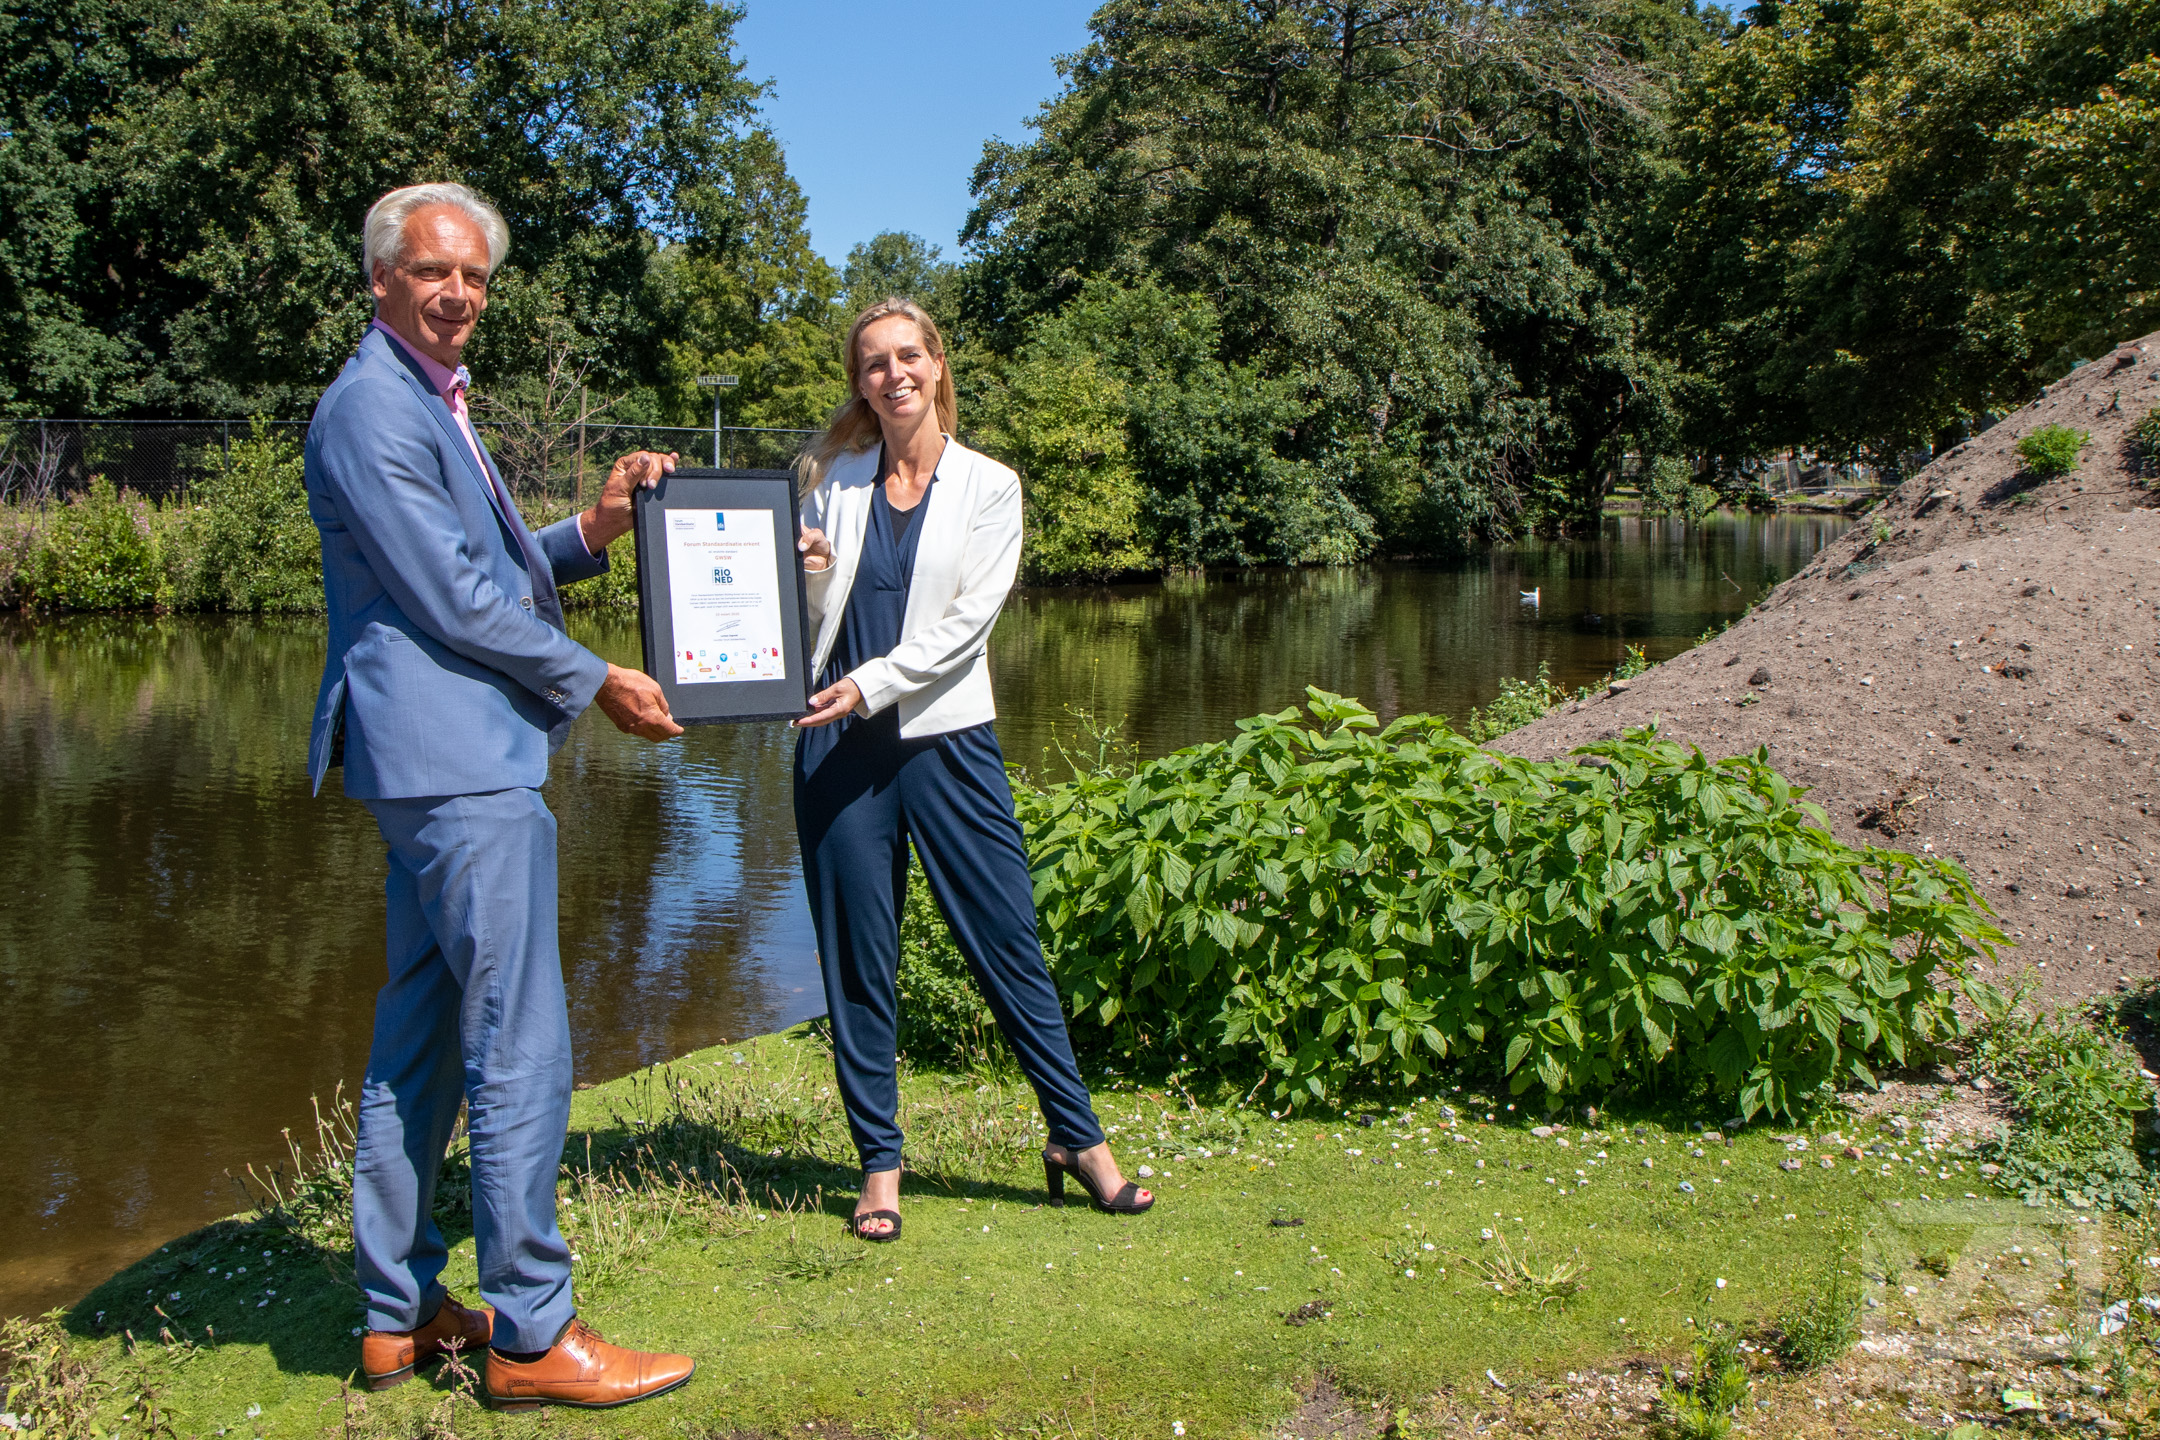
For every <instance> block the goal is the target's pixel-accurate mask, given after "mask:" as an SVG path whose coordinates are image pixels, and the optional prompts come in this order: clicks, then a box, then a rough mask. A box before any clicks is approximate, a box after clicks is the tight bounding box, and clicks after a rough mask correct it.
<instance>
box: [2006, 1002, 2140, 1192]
mask: <svg viewBox="0 0 2160 1440" xmlns="http://www.w3.org/2000/svg"><path fill="white" fill-rule="evenodd" d="M1967 993H1968V994H1969V995H1970V996H1971V998H1972V1000H1973V1002H1974V1004H1975V1005H1976V1006H1977V1007H1978V1009H1979V1010H1980V1014H1981V1024H1980V1027H1979V1029H1978V1030H1977V1031H1976V1033H1975V1038H1974V1045H1973V1065H1974V1068H1975V1069H1977V1070H1978V1071H1979V1072H1980V1073H1981V1074H1983V1075H1986V1076H1987V1077H1989V1078H1990V1079H1991V1080H1993V1081H1995V1082H1997V1083H1999V1084H2001V1085H2002V1086H2003V1087H2004V1089H2005V1090H2006V1091H2007V1092H2008V1093H2009V1096H2010V1099H2011V1101H2012V1103H2014V1104H2015V1105H2016V1106H2017V1109H2018V1116H2017V1119H2016V1122H2015V1123H2014V1124H2013V1125H2012V1126H2011V1127H2010V1131H2009V1134H2008V1135H2007V1136H2004V1137H2002V1138H2000V1139H1998V1140H1996V1141H1993V1142H1991V1143H1990V1144H1989V1145H1988V1146H1987V1147H1986V1148H1987V1150H1988V1151H1989V1154H1990V1158H1992V1159H1994V1160H1995V1161H1997V1162H1998V1163H1999V1164H2001V1166H2002V1167H2003V1173H2002V1176H2001V1183H2002V1184H2003V1185H2004V1186H2005V1187H2006V1188H2008V1189H2010V1190H2013V1191H2016V1192H2018V1193H2020V1194H2022V1195H2023V1196H2024V1197H2025V1198H2026V1199H2028V1200H2034V1201H2038V1200H2047V1199H2057V1200H2063V1201H2067V1202H2068V1203H2070V1204H2072V1205H2076V1206H2099V1207H2104V1208H2113V1209H2119V1210H2125V1211H2129V1212H2132V1213H2138V1212H2142V1211H2143V1210H2144V1209H2145V1208H2146V1207H2147V1206H2148V1205H2149V1204H2151V1203H2152V1202H2153V1200H2154V1199H2155V1197H2156V1192H2160V1186H2156V1184H2155V1181H2156V1177H2155V1176H2154V1174H2153V1172H2152V1171H2151V1170H2150V1169H2149V1168H2148V1167H2147V1166H2146V1164H2145V1163H2144V1161H2143V1160H2141V1159H2140V1158H2139V1156H2138V1154H2137V1152H2136V1149H2135V1141H2136V1122H2135V1119H2134V1117H2135V1116H2136V1115H2137V1114H2138V1113H2139V1112H2141V1111H2144V1110H2149V1109H2151V1108H2152V1104H2153V1091H2152V1087H2151V1085H2150V1084H2148V1083H2147V1082H2146V1080H2145V1078H2144V1077H2143V1076H2142V1075H2141V1074H2139V1073H2138V1072H2139V1066H2138V1060H2137V1056H2136V1054H2135V1053H2134V1052H2133V1051H2132V1050H2131V1049H2130V1047H2129V1046H2128V1045H2127V1044H2125V1043H2124V1042H2123V1040H2122V1038H2121V1036H2120V1034H2119V1032H2118V1030H2117V1026H2116V1023H2115V1019H2114V1016H2112V1015H2110V1014H2108V1013H2106V1012H2103V1011H2098V1010H2095V1011H2092V1012H2089V1013H2083V1014H2080V1013H2077V1012H2064V1011H2056V1012H2054V1013H2040V1012H2035V1011H2031V1010H2029V1009H2028V1008H2027V1005H2026V1001H2027V999H2028V997H2029V995H2030V993H2031V986H2030V983H2029V982H2028V983H2027V984H2025V985H2021V986H2019V987H2018V988H2017V989H2015V990H2013V991H2012V992H2010V993H2008V994H2005V993H2004V992H2002V991H2001V990H1998V989H1996V988H1995V987H1993V986H1990V985H1986V984H1982V983H1979V982H1974V983H1973V984H1971V985H1969V986H1968V987H1967Z"/></svg>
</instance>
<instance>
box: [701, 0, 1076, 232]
mask: <svg viewBox="0 0 2160 1440" xmlns="http://www.w3.org/2000/svg"><path fill="white" fill-rule="evenodd" d="M747 3H748V8H749V14H748V16H746V17H745V18H744V20H743V22H742V23H741V24H740V25H739V26H737V27H736V31H735V38H736V45H737V49H738V52H739V53H740V54H741V56H742V58H743V65H744V70H745V72H746V73H747V75H748V76H749V78H751V79H753V80H769V81H771V82H772V87H773V89H772V94H771V95H770V97H768V99H767V100H766V102H765V116H766V119H767V120H768V122H769V123H770V124H771V125H772V127H773V130H774V132H775V133H776V134H778V135H779V137H780V142H781V144H782V145H784V146H785V147H786V148H787V159H788V168H789V170H790V171H792V172H793V173H794V176H795V180H796V183H798V184H800V185H801V186H802V188H803V193H804V195H805V196H807V197H808V198H809V202H810V238H811V242H812V243H813V244H814V245H815V246H816V247H817V250H818V253H819V254H821V255H823V256H825V257H826V258H827V259H828V260H831V261H832V262H833V263H835V264H838V263H839V262H840V261H842V260H843V259H845V258H846V256H847V252H848V248H849V247H850V246H852V245H855V244H856V243H858V242H860V241H863V240H867V239H869V238H870V237H871V236H873V235H875V234H877V233H878V232H879V231H881V230H912V231H914V232H915V233H916V234H918V235H920V236H922V237H923V238H924V239H925V240H928V241H929V242H930V243H931V244H933V245H937V246H941V247H943V249H944V251H945V258H946V259H948V260H952V259H957V258H958V250H959V236H960V226H961V225H962V224H963V223H965V221H966V220H967V214H968V209H969V200H968V176H969V175H970V174H972V173H973V172H974V169H975V162H976V161H977V160H978V159H980V158H981V156H982V146H983V141H985V140H987V139H989V138H990V137H991V136H993V135H996V136H1000V137H1002V138H1004V139H1007V140H1023V139H1026V138H1028V136H1029V135H1030V134H1032V132H1031V131H1029V130H1028V129H1027V126H1026V121H1027V119H1028V117H1029V116H1031V115H1033V114H1034V113H1035V110H1036V107H1037V106H1039V105H1041V103H1042V102H1043V101H1044V100H1047V99H1049V98H1050V97H1051V96H1052V95H1055V94H1056V93H1057V92H1058V89H1059V88H1060V87H1059V81H1058V77H1057V71H1056V70H1055V69H1053V68H1052V65H1051V62H1052V61H1053V60H1055V59H1056V58H1057V57H1058V56H1059V55H1064V54H1069V53H1070V52H1072V51H1074V50H1077V49H1079V48H1080V47H1081V46H1082V45H1083V44H1085V43H1086V41H1087V33H1088V32H1087V18H1088V16H1089V15H1090V14H1091V13H1093V11H1094V8H1095V4H1096V3H1097V0H996V3H992V0H931V3H929V4H916V5H890V4H884V5H879V4H870V3H867V0H747Z"/></svg>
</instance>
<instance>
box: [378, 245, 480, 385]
mask: <svg viewBox="0 0 2160 1440" xmlns="http://www.w3.org/2000/svg"><path fill="white" fill-rule="evenodd" d="M372 278H373V282H374V290H375V314H376V316H377V318H379V319H380V320H381V321H382V322H383V323H384V324H385V325H388V326H389V327H390V328H391V329H392V330H395V331H397V333H398V335H399V336H400V338H402V339H404V340H405V341H406V342H407V343H408V344H410V345H412V346H413V348H414V349H416V350H418V351H420V352H421V353H422V354H423V355H426V356H427V357H428V358H429V359H430V360H433V361H435V362H436V363H437V364H440V365H444V366H447V367H449V368H451V369H455V368H457V363H458V356H459V355H460V354H462V353H463V352H464V349H465V342H466V341H468V340H470V339H471V338H472V332H473V326H474V325H475V324H476V323H478V321H479V319H480V312H481V311H483V310H485V309H487V284H488V243H487V236H486V235H485V234H483V233H482V232H481V229H480V227H479V226H478V225H476V224H474V223H473V220H472V217H471V216H469V215H467V214H466V213H465V212H464V211H462V210H459V209H457V208H456V207H455V206H451V205H430V206H427V207H425V208H423V209H420V210H415V211H414V212H413V213H412V214H411V215H409V216H407V217H406V220H405V244H404V258H403V259H402V260H400V261H399V262H398V263H397V264H395V265H390V264H385V263H383V262H380V261H378V262H377V263H376V266H375V274H374V276H373V277H372Z"/></svg>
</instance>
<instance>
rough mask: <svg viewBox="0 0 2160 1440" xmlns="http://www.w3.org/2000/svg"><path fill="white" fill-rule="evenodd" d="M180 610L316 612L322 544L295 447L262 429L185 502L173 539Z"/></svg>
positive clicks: (174, 598) (238, 446)
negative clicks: (308, 501) (312, 516)
mask: <svg viewBox="0 0 2160 1440" xmlns="http://www.w3.org/2000/svg"><path fill="white" fill-rule="evenodd" d="M176 538H177V541H178V545H179V547H180V552H181V553H180V554H179V555H178V556H177V557H176V561H175V563H174V564H172V565H171V566H169V567H168V568H169V569H170V570H171V571H172V582H173V594H172V597H171V598H172V603H173V605H174V607H175V608H179V609H202V610H231V611H239V612H243V613H259V612H262V611H310V610H320V609H322V606H323V591H322V541H321V537H320V536H319V535H318V534H317V533H316V530H315V522H314V520H313V519H312V518H310V517H309V515H308V508H307V491H306V488H305V486H304V484H303V482H302V480H301V463H300V447H299V446H297V445H294V444H292V443H291V442H289V441H286V440H281V439H279V438H277V437H276V436H275V435H274V434H272V433H271V432H270V431H269V430H268V429H267V428H265V427H264V426H262V425H261V424H259V423H258V424H257V425H256V426H255V429H254V432H253V434H251V435H250V436H249V437H248V438H247V439H245V440H238V441H235V442H234V443H233V446H232V449H231V451H230V453H229V454H228V455H227V456H226V457H225V459H224V461H223V463H222V464H221V465H220V466H219V467H218V468H217V469H216V470H215V471H213V472H212V473H211V475H210V476H209V477H208V478H207V479H206V480H204V481H203V482H201V483H200V484H198V485H197V486H196V487H195V489H194V491H193V493H192V494H191V495H190V496H189V498H188V504H187V506H186V508H185V510H184V512H183V518H182V521H181V524H180V527H179V534H178V536H177V537H176Z"/></svg>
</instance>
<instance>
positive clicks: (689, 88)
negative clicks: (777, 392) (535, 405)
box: [0, 0, 784, 414]
mask: <svg viewBox="0 0 2160 1440" xmlns="http://www.w3.org/2000/svg"><path fill="white" fill-rule="evenodd" d="M93 12H95V13H93ZM739 16H740V11H739V10H737V9H734V8H731V7H729V6H727V5H722V4H712V3H707V0H548V3H542V0H487V3H481V4H468V3H463V0H455V3H453V0H205V3H202V4H199V5H196V6H192V7H187V8H185V9H180V8H176V7H170V6H169V5H166V4H164V3H162V0H115V3H112V4H109V5H105V6H93V5H92V4H91V3H90V0H27V3H25V4H23V5H19V6H17V7H15V8H14V9H13V10H11V12H10V15H9V21H8V23H9V26H10V28H9V30H8V31H7V35H8V37H9V45H10V49H9V52H8V53H9V55H10V57H11V59H10V63H11V65H12V66H13V67H14V73H13V74H11V80H12V79H14V78H15V76H16V75H21V76H24V77H25V78H24V80H23V81H22V82H21V83H23V84H27V85H29V86H31V87H33V88H32V89H31V90H28V91H26V90H23V89H20V88H17V89H15V90H14V91H13V92H12V95H11V102H12V103H14V104H15V105H16V107H17V109H18V111H24V112H28V111H51V112H53V113H54V114H55V115H56V116H58V115H64V116H66V119H67V121H68V124H69V125H73V126H80V127H81V129H80V133H81V134H82V135H83V136H85V137H86V138H85V140H84V141H83V142H82V143H81V144H79V145H77V146H76V147H75V149H74V151H73V152H71V153H69V154H67V155H66V156H65V157H64V158H65V159H66V161H67V164H68V165H69V166H70V167H71V168H69V169H68V170H67V171H66V173H65V180H64V184H61V185H58V186H55V185H47V186H46V189H45V191H44V192H40V191H38V189H37V188H36V186H35V185H34V184H33V183H32V179H31V178H30V177H34V176H36V175H37V173H38V172H39V168H40V163H41V162H40V156H41V155H42V154H43V153H45V152H43V151H40V150H39V148H38V147H39V146H41V145H42V146H45V147H46V148H47V150H49V149H50V147H51V145H52V144H53V143H55V142H54V141H52V140H51V139H50V138H49V137H44V136H42V135H41V132H39V131H38V129H37V127H35V126H32V127H28V128H26V129H17V130H14V131H12V132H11V133H10V134H9V135H8V136H7V137H5V139H4V140H0V206H6V207H8V212H7V213H8V214H10V215H13V214H16V213H21V212H22V211H23V210H24V209H25V208H29V209H31V210H34V211H35V212H36V213H37V214H38V215H39V216H40V217H41V226H40V227H39V233H40V234H41V235H49V236H60V237H69V236H72V237H74V238H72V240H71V241H70V242H69V243H70V244H72V247H73V248H72V249H69V248H68V246H66V245H62V244H61V243H60V242H59V241H58V240H46V239H40V240H38V241H37V242H36V243H35V244H32V245H18V246H17V247H16V248H15V249H14V250H13V251H11V252H9V253H7V254H5V255H0V267H5V274H6V278H5V280H4V281H0V287H4V288H0V306H4V307H5V308H4V310H0V327H7V330H8V332H9V333H15V332H21V333H29V334H32V335H33V336H35V335H40V334H42V335H46V336H61V337H64V336H65V335H66V334H69V333H74V334H76V335H77V338H75V339H71V340H70V339H64V338H62V339H52V340H50V341H48V342H47V343H45V344H44V346H43V348H42V349H40V348H38V347H35V346H33V347H31V348H29V349H26V350H23V351H15V350H11V351H10V353H8V354H6V355H5V356H0V374H4V376H5V383H6V385H7V386H8V388H9V389H10V390H11V391H12V394H10V395H9V396H8V397H7V403H8V405H9V406H10V407H11V408H13V409H14V410H16V411H17V412H18V413H20V412H22V411H24V410H57V411H62V412H65V411H71V410H83V409H88V410H107V411H109V410H111V409H113V408H115V407H128V406H135V407H152V408H155V409H158V410H161V411H165V412H167V413H170V412H171V411H173V410H182V411H190V410H192V411H197V412H210V413H223V414H230V413H234V412H235V411H238V410H245V409H272V410H277V411H281V412H284V413H292V412H294V411H295V410H298V409H301V408H304V406H305V404H306V402H307V400H308V399H309V398H310V397H311V395H312V394H313V393H314V392H315V391H317V390H319V388H320V387H321V386H322V385H323V384H324V383H325V381H326V380H327V379H328V378H329V376H330V375H332V374H334V373H335V370H336V367H337V365H338V363H339V362H340V361H341V360H342V359H343V357H344V355H345V354H346V353H347V352H348V351H349V349H350V347H351V345H352V344H353V342H354V341H355V340H356V338H357V336H358V334H359V331H360V329H361V327H362V325H363V324H364V322H365V317H366V315H367V312H368V308H369V307H368V300H367V297H366V293H365V289H364V286H363V284H362V280H361V276H360V274H359V262H358V256H359V226H360V219H361V216H362V214H363V213H364V212H365V210H366V208H367V206H368V204H369V203H370V202H371V201H372V200H373V199H374V198H375V197H376V196H377V195H379V194H381V193H382V192H383V191H384V190H387V189H390V188H392V187H393V186H396V185H399V184H405V183H410V182H412V181H416V180H427V179H457V180H462V181H464V182H466V183H468V184H471V185H473V186H474V187H475V188H477V189H479V190H480V191H482V192H483V193H485V194H487V195H488V196H489V197H490V198H492V199H493V200H494V201H495V202H496V203H497V204H498V205H500V206H501V207H502V209H503V211H504V214H505V216H506V217H507V218H508V220H509V222H510V229H511V236H512V254H511V264H510V268H509V269H508V271H507V272H506V273H505V274H504V275H503V276H502V277H501V279H500V281H499V282H498V284H497V287H496V290H495V293H494V294H493V295H492V296H491V301H492V303H493V304H494V305H496V306H497V307H500V310H501V312H502V313H500V314H499V315H496V316H491V318H490V322H489V324H488V325H487V326H486V327H483V330H482V335H481V338H480V340H479V342H478V347H477V348H476V350H475V352H474V365H475V369H476V371H478V372H481V373H483V374H494V375H498V376H506V375H513V374H516V373H518V372H519V371H521V370H523V369H528V368H530V367H531V366H533V365H534V364H535V363H536V360H537V357H535V356H533V355H532V354H531V353H530V346H529V344H528V343H527V342H528V340H529V335H530V333H531V332H532V331H533V329H534V327H535V326H536V325H542V324H543V323H547V324H553V323H555V321H553V320H549V318H548V317H551V316H552V317H556V319H557V320H559V321H560V323H561V324H564V325H567V326H568V327H569V329H570V331H571V333H574V334H575V335H576V336H577V337H579V343H580V344H582V345H583V346H585V347H586V348H587V349H589V350H590V351H591V352H592V354H593V355H594V356H595V357H597V364H598V365H599V366H600V367H601V369H602V370H603V371H605V372H607V374H608V377H609V380H610V383H611V384H613V385H615V386H616V387H618V388H624V387H635V386H641V385H642V386H650V385H652V384H653V383H655V382H656V381H657V380H658V379H659V378H660V370H661V355H660V350H659V346H658V344H657V335H656V330H657V328H658V325H659V322H660V316H661V309H660V305H661V301H662V300H663V298H664V296H663V294H662V291H661V289H660V287H657V286H655V285H654V284H652V283H650V275H649V272H650V271H651V268H652V266H653V264H654V261H655V258H656V256H657V255H658V254H659V253H660V251H661V248H662V247H663V246H674V245H683V246H689V247H691V248H692V249H693V250H697V251H699V252H700V253H703V254H705V255H707V256H708V257H711V258H714V259H716V260H719V261H720V262H721V263H730V262H731V261H732V259H733V258H734V257H736V256H737V255H738V253H748V252H753V251H756V250H757V249H758V248H759V247H760V246H761V245H763V244H766V243H767V242H766V240H765V239H764V237H762V236H761V235H760V234H759V233H758V226H759V225H760V224H761V223H764V221H765V220H767V219H769V218H770V215H771V211H770V207H769V206H767V205H766V203H765V195H766V192H767V191H769V190H770V188H771V181H770V174H769V172H770V171H771V169H772V167H773V165H774V164H775V161H776V155H777V150H776V147H775V146H774V145H773V143H772V141H771V137H770V136H769V134H767V133H766V132H764V131H763V130H762V129H761V128H760V126H759V124H758V119H757V114H756V108H755V105H756V100H757V97H758V93H759V92H758V87H757V86H755V85H754V84H752V83H751V82H749V81H747V80H745V79H744V78H743V76H742V73H741V67H740V65H739V64H738V62H737V60H736V58H735V56H734V54H733V51H732V35H733V28H734V25H735V22H736V21H737V19H738V18H739ZM71 52H72V53H79V54H82V55H86V56H88V57H89V59H90V60H91V61H93V62H95V64H96V65H99V66H102V67H103V73H102V76H101V78H102V79H103V80H104V83H102V84H95V85H93V84H88V83H83V82H82V80H81V77H80V76H76V75H73V74H72V73H70V71H69V66H68V64H67V63H66V61H65V60H64V58H54V57H64V56H66V55H67V54H69V53H71ZM39 56H44V57H47V58H46V59H45V60H44V61H40V60H39V59H38V57H39ZM26 57H27V58H26ZM40 63H43V64H44V65H45V66H46V68H47V70H49V71H50V72H51V73H50V74H46V73H42V72H40V71H39V69H38V66H39V64H40ZM75 91H81V92H82V94H81V95H80V97H79V98H78V97H77V96H76V95H75V93H74V92H75ZM50 128H51V129H53V130H54V131H58V130H61V129H64V128H66V127H64V126H61V125H60V124H59V123H58V122H57V120H56V121H55V123H54V125H53V126H52V127H50ZM782 174H783V177H784V168H783V171H782ZM55 256H57V257H59V258H49V257H55ZM101 261H102V262H103V263H100V262H101ZM68 326H73V327H74V329H73V331H72V332H69V331H68V330H67V327H68ZM59 352H65V353H66V354H69V355H72V356H74V357H75V358H74V360H73V361H72V362H70V364H69V365H60V364H57V363H56V362H54V361H53V360H51V359H49V358H45V357H48V356H49V355H51V354H53V353H59Z"/></svg>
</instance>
